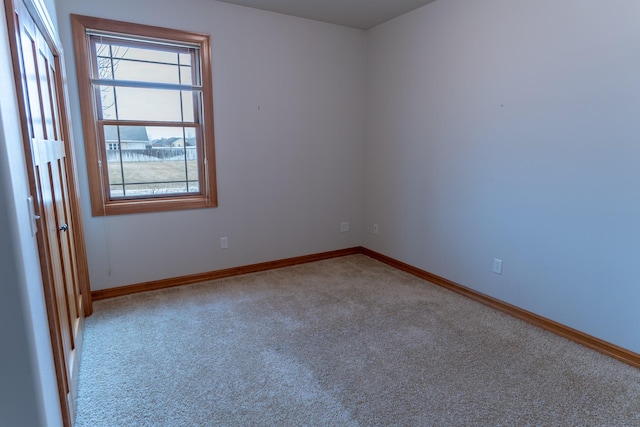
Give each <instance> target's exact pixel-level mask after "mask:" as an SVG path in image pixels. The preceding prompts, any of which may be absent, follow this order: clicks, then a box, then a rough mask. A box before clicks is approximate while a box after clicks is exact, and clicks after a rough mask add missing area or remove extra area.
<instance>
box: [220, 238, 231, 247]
mask: <svg viewBox="0 0 640 427" xmlns="http://www.w3.org/2000/svg"><path fill="white" fill-rule="evenodd" d="M228 247H229V238H228V237H221V238H220V249H227V248H228Z"/></svg>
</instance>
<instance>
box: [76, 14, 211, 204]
mask: <svg viewBox="0 0 640 427" xmlns="http://www.w3.org/2000/svg"><path fill="white" fill-rule="evenodd" d="M72 27H73V33H74V42H75V51H76V65H77V69H78V86H79V93H80V102H81V107H82V115H83V132H84V138H85V146H86V147H85V151H86V156H87V169H88V172H89V186H90V192H91V206H92V212H93V214H94V215H114V214H124V213H138V212H152V211H161V210H174V209H192V208H204V207H215V206H216V205H217V196H216V185H215V156H214V134H213V99H212V82H211V60H210V41H209V36H208V35H203V34H199V33H189V32H185V31H180V30H171V29H164V28H158V27H150V26H144V25H138V24H129V23H123V22H118V21H110V20H105V19H99V18H91V17H86V16H78V15H72Z"/></svg>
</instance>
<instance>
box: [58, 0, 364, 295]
mask: <svg viewBox="0 0 640 427" xmlns="http://www.w3.org/2000/svg"><path fill="white" fill-rule="evenodd" d="M57 4H58V19H59V25H60V31H61V37H62V41H63V44H64V47H65V50H66V52H67V58H66V65H67V74H68V80H69V89H70V97H71V107H72V116H73V121H74V124H75V132H74V134H75V139H76V145H77V147H78V158H79V162H78V163H79V164H78V166H79V173H80V177H79V182H80V184H81V193H82V197H83V199H84V200H85V201H86V203H85V205H84V206H83V208H84V213H85V218H84V220H85V229H86V240H87V246H88V255H89V267H90V274H91V284H92V289H94V290H97V289H104V288H109V287H114V286H122V285H128V284H133V283H139V282H143V281H149V280H157V279H162V278H167V277H176V276H180V275H187V274H193V273H199V272H206V271H211V270H217V269H222V268H228V267H233V266H239V265H247V264H252V263H258V262H263V261H269V260H275V259H282V258H287V257H294V256H299V255H305V254H310V253H318V252H323V251H330V250H335V249H341V248H347V247H353V246H358V245H359V244H360V242H361V227H360V221H361V217H362V191H361V190H362V176H363V169H362V162H363V152H362V150H363V145H364V80H363V78H362V77H363V76H364V73H365V52H366V51H365V33H364V32H362V31H360V30H353V29H348V28H346V27H340V26H335V25H329V24H323V23H319V22H314V21H309V20H305V19H299V18H293V17H290V16H285V15H279V14H275V13H269V12H264V11H259V10H254V9H250V8H246V7H241V6H235V5H230V4H226V3H219V2H216V1H211V0H189V1H184V2H175V1H171V0H161V1H154V0H111V1H108V2H87V1H84V0H60V1H57ZM150 11H153V12H152V13H150ZM70 13H76V14H84V15H91V16H99V17H104V18H111V19H118V20H125V21H133V22H138V23H143V24H152V25H159V26H165V27H172V28H178V29H185V30H192V31H199V32H205V33H208V34H211V38H212V46H213V48H212V50H213V81H214V104H215V107H214V108H215V111H214V114H215V122H216V124H215V132H216V158H217V162H216V163H217V168H218V169H217V177H218V192H219V207H218V208H216V209H205V210H193V211H180V212H169V213H158V214H138V215H126V216H117V217H109V218H99V217H96V218H92V217H90V209H89V203H88V200H89V195H88V188H87V185H86V183H87V178H86V165H85V162H84V150H83V148H82V140H83V138H82V134H81V128H80V115H79V106H78V101H77V86H76V77H75V63H74V61H73V55H72V52H73V46H72V41H71V34H70V22H69V14H70ZM341 221H350V223H351V231H350V232H348V233H340V232H339V225H340V222H341ZM222 236H228V237H229V249H227V250H221V249H219V248H220V246H219V245H220V244H219V239H220V237H222Z"/></svg>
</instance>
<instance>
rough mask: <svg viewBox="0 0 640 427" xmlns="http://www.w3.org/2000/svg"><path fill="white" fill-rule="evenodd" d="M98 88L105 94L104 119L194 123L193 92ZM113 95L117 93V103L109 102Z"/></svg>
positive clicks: (113, 100)
mask: <svg viewBox="0 0 640 427" xmlns="http://www.w3.org/2000/svg"><path fill="white" fill-rule="evenodd" d="M98 88H99V90H100V92H101V93H102V94H105V100H104V101H103V102H102V116H103V117H104V118H109V119H110V120H142V121H166V122H187V123H194V104H193V93H192V92H185V91H179V90H164V89H142V88H131V87H115V88H113V87H111V86H99V87H98ZM109 91H112V92H113V94H114V98H113V99H110V98H109V97H110V96H111V95H109ZM116 113H117V114H116Z"/></svg>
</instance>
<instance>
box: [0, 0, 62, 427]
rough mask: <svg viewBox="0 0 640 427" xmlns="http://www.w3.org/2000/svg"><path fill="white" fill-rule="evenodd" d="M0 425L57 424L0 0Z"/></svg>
mask: <svg viewBox="0 0 640 427" xmlns="http://www.w3.org/2000/svg"><path fill="white" fill-rule="evenodd" d="M0 10H1V11H2V17H1V19H0V224H2V227H0V272H2V273H1V278H0V280H1V282H0V288H1V289H2V298H0V337H1V340H2V344H1V345H0V378H1V380H0V396H1V397H0V425H2V426H40V425H43V426H44V425H47V426H50V427H55V426H58V425H61V413H60V407H59V400H58V392H57V386H56V378H55V370H54V367H53V356H52V354H51V341H50V338H49V326H48V322H47V315H46V307H45V303H44V295H43V287H42V279H41V275H40V265H39V262H38V252H37V249H36V242H35V239H34V238H33V237H32V236H31V231H30V224H29V223H30V221H29V216H28V210H27V196H28V195H29V189H28V184H27V182H28V181H27V175H26V173H27V172H26V166H25V158H24V151H23V148H22V137H21V134H20V122H19V116H18V107H17V101H16V95H15V93H16V92H15V86H14V84H13V74H12V69H11V55H10V53H9V41H8V37H7V34H8V33H7V27H6V19H5V15H4V12H5V11H4V4H3V3H2V2H0Z"/></svg>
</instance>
